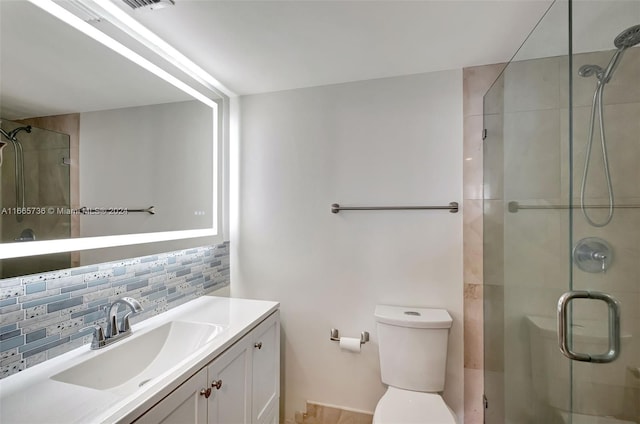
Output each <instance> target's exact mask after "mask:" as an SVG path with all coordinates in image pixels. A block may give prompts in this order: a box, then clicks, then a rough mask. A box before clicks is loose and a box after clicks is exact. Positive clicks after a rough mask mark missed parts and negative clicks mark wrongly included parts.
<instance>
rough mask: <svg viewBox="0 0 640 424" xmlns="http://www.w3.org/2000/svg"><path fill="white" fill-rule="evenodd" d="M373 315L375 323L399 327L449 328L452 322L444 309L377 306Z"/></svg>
mask: <svg viewBox="0 0 640 424" xmlns="http://www.w3.org/2000/svg"><path fill="white" fill-rule="evenodd" d="M374 315H375V317H376V321H377V322H382V323H385V324H390V325H397V326H399V327H412V328H450V327H451V323H452V322H453V319H452V318H451V315H449V312H447V310H446V309H432V308H412V307H410V306H389V305H378V306H376V310H375V313H374Z"/></svg>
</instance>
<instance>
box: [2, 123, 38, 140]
mask: <svg viewBox="0 0 640 424" xmlns="http://www.w3.org/2000/svg"><path fill="white" fill-rule="evenodd" d="M20 131H26V132H27V133H30V132H31V125H27V126H26V127H18V128H14V129H12V130H11V131H9V132H5V131H4V130H1V134H2V135H3V136H5V137H6V138H7V139H8V140H9V141H17V139H16V135H17V134H18V133H19V132H20Z"/></svg>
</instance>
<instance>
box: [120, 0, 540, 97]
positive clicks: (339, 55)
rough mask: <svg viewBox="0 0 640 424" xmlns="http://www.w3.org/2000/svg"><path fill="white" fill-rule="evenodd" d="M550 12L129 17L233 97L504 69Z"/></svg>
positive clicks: (404, 4)
mask: <svg viewBox="0 0 640 424" xmlns="http://www.w3.org/2000/svg"><path fill="white" fill-rule="evenodd" d="M550 4H551V0H536V1H530V0H502V1H482V0H475V1H457V0H447V1H425V0H423V1H396V0H387V1H299V0H298V1H238V0H236V1H206V0H200V1H197V0H176V5H175V6H173V7H169V8H165V9H160V10H156V11H153V12H147V11H142V12H134V13H133V16H134V17H136V19H138V20H139V21H140V22H142V23H143V24H144V25H145V26H147V27H148V28H149V29H151V30H152V31H153V32H155V33H156V34H158V35H159V36H161V37H162V38H164V39H165V40H166V41H167V42H169V44H172V45H173V46H174V47H176V48H177V49H178V50H180V51H181V52H182V53H184V54H185V55H186V56H187V57H189V58H190V59H192V60H193V61H194V62H196V63H198V64H199V65H200V66H202V67H203V68H205V69H206V70H207V71H209V73H211V74H212V75H213V76H214V77H215V78H217V79H218V80H219V81H221V82H222V83H223V84H224V85H225V86H226V87H227V88H229V89H230V90H232V91H234V92H235V93H237V94H240V95H242V94H252V93H262V92H269V91H277V90H286V89H292V88H299V87H309V86H318V85H325V84H335V83H342V82H347V81H355V80H367V79H373V78H382V77H389V76H396V75H408V74H415V73H421V72H431V71H439V70H447V69H459V68H462V67H466V66H472V65H481V64H488V63H497V62H504V61H507V60H509V59H510V58H511V56H512V55H513V54H514V53H515V51H516V49H517V48H518V46H520V44H521V43H522V42H523V41H524V39H525V38H526V36H527V34H528V33H529V32H530V31H531V30H532V29H533V27H534V25H535V24H536V22H537V21H538V20H539V19H540V18H541V16H542V15H543V13H544V12H545V10H546V9H547V8H548V7H549V5H550Z"/></svg>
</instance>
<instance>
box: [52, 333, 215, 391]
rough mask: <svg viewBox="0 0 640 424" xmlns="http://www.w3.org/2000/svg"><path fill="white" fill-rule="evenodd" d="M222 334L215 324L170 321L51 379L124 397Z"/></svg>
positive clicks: (135, 335) (115, 345) (99, 352)
mask: <svg viewBox="0 0 640 424" xmlns="http://www.w3.org/2000/svg"><path fill="white" fill-rule="evenodd" d="M223 330H224V327H223V326H220V325H215V324H202V323H196V322H185V321H172V322H169V323H167V324H164V325H162V326H160V327H158V328H155V329H153V330H151V331H148V332H146V333H143V334H140V335H137V334H135V333H134V334H133V336H131V337H130V338H127V339H123V340H122V341H120V342H116V343H115V344H114V345H112V346H110V347H108V348H106V349H104V350H103V351H97V354H95V355H94V356H93V357H91V358H90V359H88V360H86V361H83V362H81V363H79V364H78V365H74V366H73V367H71V368H68V369H66V370H65V371H63V372H61V373H58V374H56V375H54V376H52V377H51V378H52V379H53V380H55V381H60V382H63V383H69V384H75V385H78V386H84V387H89V388H92V389H97V390H108V391H110V392H113V393H116V394H121V395H127V394H130V393H133V392H135V391H136V390H138V388H139V387H142V386H144V385H145V384H147V383H148V382H149V381H151V380H153V379H154V378H155V377H157V376H159V375H161V374H163V373H165V372H166V371H168V370H169V369H171V368H173V367H174V366H176V365H177V364H178V363H179V362H181V361H182V360H183V359H185V358H186V357H187V356H189V355H190V354H192V353H193V352H194V351H195V350H197V349H198V348H200V347H202V346H204V345H205V344H206V343H208V342H209V341H211V340H213V339H214V338H215V337H216V336H217V335H218V334H220V332H222V331H223Z"/></svg>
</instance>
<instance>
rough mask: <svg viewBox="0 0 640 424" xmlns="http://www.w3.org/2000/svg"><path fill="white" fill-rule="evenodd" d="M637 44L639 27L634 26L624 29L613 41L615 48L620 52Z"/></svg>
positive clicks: (639, 40) (639, 33)
mask: <svg viewBox="0 0 640 424" xmlns="http://www.w3.org/2000/svg"><path fill="white" fill-rule="evenodd" d="M638 43H640V25H634V26H632V27H629V28H627V29H625V30H624V31H622V32H621V33H620V34H618V36H617V37H616V38H615V39H614V40H613V44H614V45H615V46H616V48H618V49H621V50H624V49H628V48H629V47H633V46H635V45H636V44H638Z"/></svg>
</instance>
